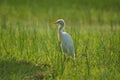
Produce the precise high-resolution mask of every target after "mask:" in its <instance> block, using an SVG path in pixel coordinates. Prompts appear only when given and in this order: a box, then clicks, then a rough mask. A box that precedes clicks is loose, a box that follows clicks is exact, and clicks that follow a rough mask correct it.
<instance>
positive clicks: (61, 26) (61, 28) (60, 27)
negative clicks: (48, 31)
mask: <svg viewBox="0 0 120 80" xmlns="http://www.w3.org/2000/svg"><path fill="white" fill-rule="evenodd" d="M63 27H64V24H63V25H59V27H58V31H59V33H61V32H63V31H62V30H63Z"/></svg>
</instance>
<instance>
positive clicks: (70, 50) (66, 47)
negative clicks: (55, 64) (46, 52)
mask: <svg viewBox="0 0 120 80" xmlns="http://www.w3.org/2000/svg"><path fill="white" fill-rule="evenodd" d="M54 24H58V25H59V27H58V40H59V41H60V46H61V49H62V51H63V52H64V53H65V54H68V55H70V56H72V57H73V58H75V51H74V44H73V40H72V38H71V36H70V35H69V34H68V33H67V32H63V28H64V26H65V21H64V20H63V19H58V20H57V21H55V22H54Z"/></svg>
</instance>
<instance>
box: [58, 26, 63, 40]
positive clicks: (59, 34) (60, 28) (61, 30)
mask: <svg viewBox="0 0 120 80" xmlns="http://www.w3.org/2000/svg"><path fill="white" fill-rule="evenodd" d="M63 27H64V25H59V27H58V40H59V42H61V37H62V36H63Z"/></svg>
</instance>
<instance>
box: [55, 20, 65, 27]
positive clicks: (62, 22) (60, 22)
mask: <svg viewBox="0 0 120 80" xmlns="http://www.w3.org/2000/svg"><path fill="white" fill-rule="evenodd" d="M54 24H59V25H62V26H64V24H65V21H64V20H63V19H58V20H57V21H55V22H54Z"/></svg>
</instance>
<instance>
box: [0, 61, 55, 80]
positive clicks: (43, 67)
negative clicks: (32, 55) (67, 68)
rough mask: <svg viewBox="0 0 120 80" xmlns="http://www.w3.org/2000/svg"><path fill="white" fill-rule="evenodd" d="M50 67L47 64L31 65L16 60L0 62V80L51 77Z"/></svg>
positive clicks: (28, 79)
mask: <svg viewBox="0 0 120 80" xmlns="http://www.w3.org/2000/svg"><path fill="white" fill-rule="evenodd" d="M50 74H51V75H53V72H52V70H51V66H50V65H49V64H46V63H44V64H39V65H36V64H33V63H31V62H26V61H16V59H12V60H10V61H8V60H1V61H0V80H1V79H2V80H11V79H14V78H15V79H17V78H18V79H24V80H31V79H32V80H33V79H34V80H37V79H44V78H49V77H53V76H49V75H50Z"/></svg>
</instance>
